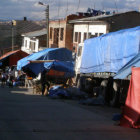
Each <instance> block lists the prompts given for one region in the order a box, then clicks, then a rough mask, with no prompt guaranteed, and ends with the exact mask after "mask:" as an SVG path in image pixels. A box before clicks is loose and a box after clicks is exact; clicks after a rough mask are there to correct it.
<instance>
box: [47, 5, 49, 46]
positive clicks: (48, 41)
mask: <svg viewBox="0 0 140 140" xmlns="http://www.w3.org/2000/svg"><path fill="white" fill-rule="evenodd" d="M46 28H47V41H46V46H47V48H49V5H47V6H46Z"/></svg>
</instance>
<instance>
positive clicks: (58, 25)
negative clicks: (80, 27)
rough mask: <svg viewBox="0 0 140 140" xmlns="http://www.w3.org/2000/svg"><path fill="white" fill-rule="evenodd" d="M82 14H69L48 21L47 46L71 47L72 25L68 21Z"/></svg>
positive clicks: (70, 48)
mask: <svg viewBox="0 0 140 140" xmlns="http://www.w3.org/2000/svg"><path fill="white" fill-rule="evenodd" d="M82 17H83V16H79V15H69V16H67V17H66V18H65V19H60V20H51V21H49V46H50V47H51V48H54V47H58V48H67V49H69V50H72V49H73V25H72V24H70V23H69V22H68V21H69V20H72V19H79V18H82Z"/></svg>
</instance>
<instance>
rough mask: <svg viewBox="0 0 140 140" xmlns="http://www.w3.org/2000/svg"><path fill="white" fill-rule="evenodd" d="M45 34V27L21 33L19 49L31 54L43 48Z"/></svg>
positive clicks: (44, 45)
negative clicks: (21, 40) (21, 41)
mask: <svg viewBox="0 0 140 140" xmlns="http://www.w3.org/2000/svg"><path fill="white" fill-rule="evenodd" d="M46 34H47V30H46V29H42V30H38V31H34V32H29V33H25V34H22V36H23V43H22V47H21V50H22V51H24V52H26V53H28V54H32V53H34V52H38V51H41V50H43V49H45V48H46V40H47V37H46Z"/></svg>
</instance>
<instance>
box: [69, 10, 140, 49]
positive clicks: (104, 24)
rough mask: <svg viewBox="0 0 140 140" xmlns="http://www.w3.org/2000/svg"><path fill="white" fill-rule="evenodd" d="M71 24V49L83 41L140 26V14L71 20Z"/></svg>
mask: <svg viewBox="0 0 140 140" xmlns="http://www.w3.org/2000/svg"><path fill="white" fill-rule="evenodd" d="M69 23H71V24H73V26H74V31H73V47H76V48H77V46H78V44H79V43H83V42H84V40H85V39H87V38H92V37H97V36H100V35H102V34H106V33H108V32H114V31H117V30H121V29H126V28H132V27H135V26H140V13H139V12H137V11H129V12H125V13H116V14H115V13H112V14H110V15H99V16H94V17H88V18H82V19H77V20H71V21H69Z"/></svg>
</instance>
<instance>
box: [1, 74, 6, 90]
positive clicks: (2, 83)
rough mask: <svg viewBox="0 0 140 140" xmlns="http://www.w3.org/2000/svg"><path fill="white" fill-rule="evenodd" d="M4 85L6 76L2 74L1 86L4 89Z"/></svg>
mask: <svg viewBox="0 0 140 140" xmlns="http://www.w3.org/2000/svg"><path fill="white" fill-rule="evenodd" d="M5 84H6V74H5V72H3V73H2V75H1V86H2V87H4V86H5Z"/></svg>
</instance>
